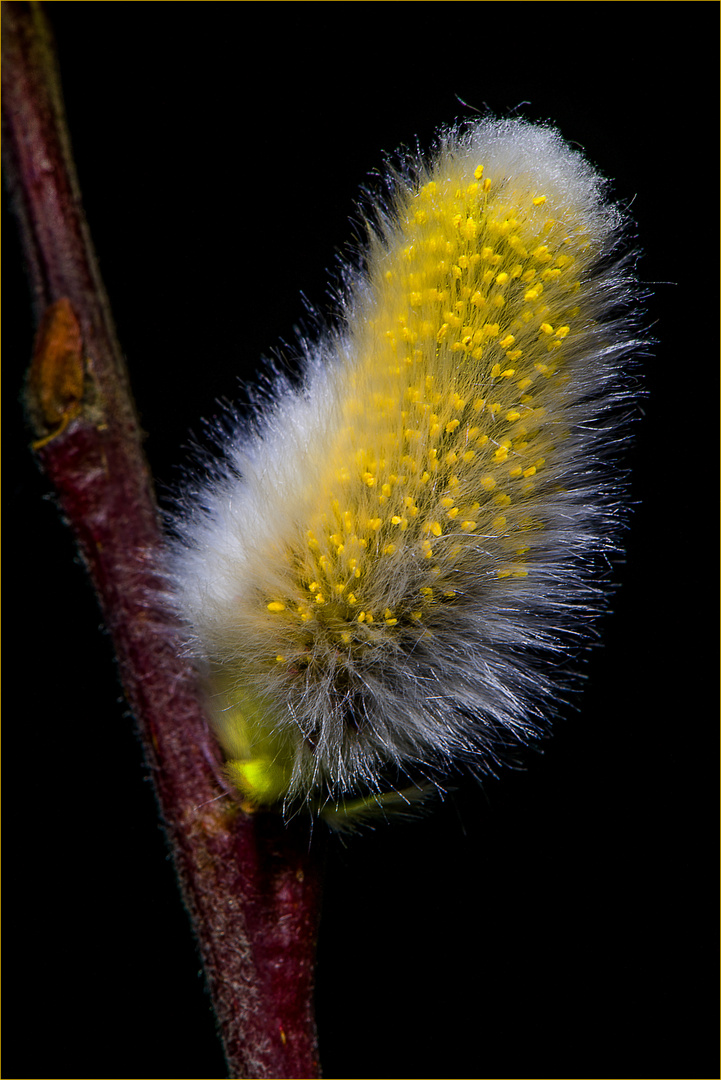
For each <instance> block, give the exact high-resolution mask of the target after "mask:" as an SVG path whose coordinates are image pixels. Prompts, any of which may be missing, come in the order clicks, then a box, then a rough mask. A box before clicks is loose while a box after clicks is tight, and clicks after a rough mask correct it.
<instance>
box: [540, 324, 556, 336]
mask: <svg viewBox="0 0 721 1080" xmlns="http://www.w3.org/2000/svg"><path fill="white" fill-rule="evenodd" d="M541 330H542V331H543V333H544V334H552V333H553V327H552V326H551V324H550V323H547V322H542V323H541Z"/></svg>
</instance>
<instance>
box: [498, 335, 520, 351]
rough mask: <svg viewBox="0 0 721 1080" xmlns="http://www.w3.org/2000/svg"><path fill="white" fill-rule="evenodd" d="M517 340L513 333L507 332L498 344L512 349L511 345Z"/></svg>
mask: <svg viewBox="0 0 721 1080" xmlns="http://www.w3.org/2000/svg"><path fill="white" fill-rule="evenodd" d="M515 340H516V339H515V338H514V336H513V334H506V336H505V337H504V338H503V339H502V340H501V341H499V342H498V344H499V345H500V346H501V348H502V349H510V347H511V345H513V343H514V341H515Z"/></svg>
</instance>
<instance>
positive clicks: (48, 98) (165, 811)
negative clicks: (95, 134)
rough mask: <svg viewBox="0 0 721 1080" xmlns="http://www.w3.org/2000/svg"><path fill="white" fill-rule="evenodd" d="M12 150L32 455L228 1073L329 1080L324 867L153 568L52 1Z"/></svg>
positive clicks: (14, 46) (11, 67)
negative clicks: (207, 692) (72, 549)
mask: <svg viewBox="0 0 721 1080" xmlns="http://www.w3.org/2000/svg"><path fill="white" fill-rule="evenodd" d="M2 17H3V57H2V59H3V65H2V90H3V135H4V138H3V144H4V153H5V158H6V161H5V165H6V173H7V179H8V183H9V186H10V190H11V193H12V196H13V201H14V205H15V207H16V210H17V215H18V218H19V221H20V226H21V233H22V238H23V245H24V250H25V253H26V258H27V262H28V266H29V268H30V274H31V280H32V286H33V293H34V297H35V307H36V317H37V319H38V322H39V330H38V336H37V340H36V349H35V357H34V360H33V366H32V369H31V375H30V378H29V383H28V400H29V412H30V415H31V418H32V421H33V424H34V426H35V429H36V435H37V442H36V444H35V451H36V454H37V457H38V460H39V463H40V465H41V467H42V469H43V470H44V472H45V473H46V475H47V477H48V478H49V480H50V481H51V483H52V484H53V486H54V488H55V491H56V492H57V496H58V500H59V502H60V505H61V507H62V511H63V514H64V516H65V518H66V519H67V521H68V523H69V524H70V526H71V528H72V529H73V530H74V533H75V536H76V538H77V542H78V546H79V549H80V551H81V554H82V556H83V559H84V561H85V563H86V566H87V568H88V572H89V573H90V575H91V578H92V580H93V583H94V586H95V589H96V592H97V595H98V599H99V602H100V605H101V608H102V611H103V616H104V619H105V622H106V625H107V626H108V628H109V630H110V631H111V633H112V636H113V640H114V644H115V649H116V654H117V658H118V663H119V667H120V672H121V676H122V680H123V685H124V688H125V693H126V695H127V698H128V701H129V703H130V705H131V707H132V709H133V711H134V714H135V716H136V718H137V722H138V726H139V729H140V732H141V737H142V740H143V744H144V747H145V752H146V755H147V760H148V762H149V765H150V767H151V770H152V773H153V778H154V782H155V790H156V793H157V797H158V801H159V804H160V808H161V813H162V816H163V820H164V823H165V827H166V831H167V835H168V838H169V841H170V844H171V847H172V850H173V853H174V857H175V865H176V868H177V872H178V876H179V878H180V882H181V887H182V891H183V896H184V900H185V903H186V906H187V908H188V911H189V913H190V916H191V919H192V921H193V924H194V928H195V932H196V935H197V939H198V943H199V947H200V951H201V954H202V958H203V963H204V965H205V970H206V974H207V978H208V982H209V984H210V988H211V993H212V995H213V1000H214V1003H215V1008H216V1012H217V1015H218V1019H219V1024H220V1027H221V1032H222V1036H223V1040H224V1044H225V1049H226V1055H227V1058H228V1062H229V1066H230V1069H231V1075H232V1076H255V1077H315V1076H317V1075H318V1063H317V1048H316V1035H315V1023H314V1018H313V1010H312V990H313V964H314V954H315V938H316V929H317V919H318V910H319V901H320V884H319V878H320V867H319V862H320V855H319V852H318V850H317V845H314V849H313V851H312V852H309V851H308V838H307V829H304V828H302V827H300V826H299V827H297V828H293V827H288V828H287V827H285V826H284V825H283V824H282V822H281V820H280V818H279V817H278V816H277V815H272V814H264V815H256V816H253V817H251V816H248V815H247V814H245V813H244V812H243V811H242V810H241V809H240V808H239V806H238V805H237V804H236V803H235V802H234V801H233V800H232V799H231V798H229V797H228V796H227V795H226V794H224V793H223V790H222V787H221V786H220V785H219V783H218V779H217V774H218V766H219V762H220V757H219V752H218V749H217V747H216V745H215V742H214V740H213V738H212V736H211V734H210V732H209V730H208V726H207V722H206V720H205V717H204V715H203V711H202V708H201V706H200V703H199V697H198V692H197V687H196V681H195V677H194V673H193V670H192V668H191V667H190V666H189V664H188V662H187V661H186V660H185V659H183V657H182V650H181V649H180V647H179V645H180V639H179V631H178V628H177V627H176V626H175V625H174V623H173V620H172V618H171V617H170V616H169V615H168V613H167V611H166V610H165V608H164V605H163V599H162V582H161V579H160V577H159V575H158V574H157V572H156V571H155V569H154V566H155V565H157V553H158V551H159V549H160V545H161V533H160V529H159V525H158V518H157V512H156V507H155V502H154V497H153V491H152V482H151V478H150V475H149V472H148V468H147V465H146V462H145V459H144V456H143V453H142V448H141V439H140V433H139V429H138V424H137V420H136V416H135V410H134V406H133V403H132V399H131V397H130V394H129V389H128V380H127V376H126V373H125V369H124V365H123V361H122V356H121V352H120V349H119V346H118V342H117V339H116V334H115V329H114V326H113V321H112V317H111V314H110V308H109V305H108V302H107V298H106V296H105V291H104V288H103V285H102V282H101V279H100V275H99V271H98V268H97V264H96V260H95V256H94V254H93V249H92V244H91V242H90V237H89V232H88V229H87V225H86V223H85V219H84V216H83V212H82V207H81V201H80V195H79V188H78V183H77V180H76V177H75V171H74V167H73V164H72V158H71V154H70V145H69V140H68V137H67V132H66V126H65V122H64V115H63V106H62V97H61V91H60V83H59V78H58V74H57V69H56V63H55V58H54V52H53V46H52V41H51V37H50V33H49V30H48V27H47V24H46V21H45V18H44V15H43V12H42V8H41V5H38V4H25V3H3V5H2Z"/></svg>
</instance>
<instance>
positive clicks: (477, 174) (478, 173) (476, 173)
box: [473, 165, 483, 180]
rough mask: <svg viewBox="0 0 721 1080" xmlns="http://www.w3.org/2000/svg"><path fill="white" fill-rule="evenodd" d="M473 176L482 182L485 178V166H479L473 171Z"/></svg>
mask: <svg viewBox="0 0 721 1080" xmlns="http://www.w3.org/2000/svg"><path fill="white" fill-rule="evenodd" d="M473 175H474V176H475V178H476V180H480V179H481V177H482V176H483V166H482V165H477V166H476V168H475V169H474V170H473Z"/></svg>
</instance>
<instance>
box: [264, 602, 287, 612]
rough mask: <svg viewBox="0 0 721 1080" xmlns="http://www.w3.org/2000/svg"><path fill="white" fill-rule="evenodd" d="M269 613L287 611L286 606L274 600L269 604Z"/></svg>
mask: <svg viewBox="0 0 721 1080" xmlns="http://www.w3.org/2000/svg"><path fill="white" fill-rule="evenodd" d="M268 611H285V604H281V602H280V600H272V601H271V602H270V604H268Z"/></svg>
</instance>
